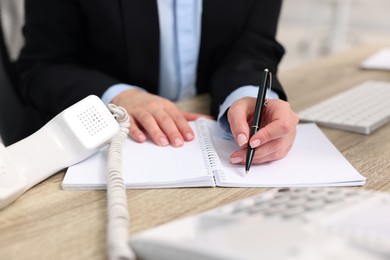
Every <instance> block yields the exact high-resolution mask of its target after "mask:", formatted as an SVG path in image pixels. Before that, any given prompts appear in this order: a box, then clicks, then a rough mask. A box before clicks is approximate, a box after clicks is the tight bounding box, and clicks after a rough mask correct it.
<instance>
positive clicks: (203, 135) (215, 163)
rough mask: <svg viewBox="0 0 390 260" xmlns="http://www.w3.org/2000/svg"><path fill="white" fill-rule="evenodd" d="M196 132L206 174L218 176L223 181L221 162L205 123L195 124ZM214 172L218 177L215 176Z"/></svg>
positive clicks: (203, 121)
mask: <svg viewBox="0 0 390 260" xmlns="http://www.w3.org/2000/svg"><path fill="white" fill-rule="evenodd" d="M197 130H198V133H199V143H200V147H201V150H202V156H203V160H204V162H205V165H206V169H207V174H208V175H211V176H218V175H219V176H220V177H221V178H222V179H224V176H225V175H224V173H223V171H222V170H221V169H222V165H221V161H220V160H219V157H218V153H217V151H216V149H215V145H214V143H213V140H212V138H211V136H210V129H209V127H208V125H207V121H206V120H199V124H197ZM216 172H217V173H218V175H215V173H216Z"/></svg>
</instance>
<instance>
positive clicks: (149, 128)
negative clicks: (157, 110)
mask: <svg viewBox="0 0 390 260" xmlns="http://www.w3.org/2000/svg"><path fill="white" fill-rule="evenodd" d="M134 118H135V120H137V121H138V123H139V124H140V125H141V126H142V127H143V128H144V129H145V131H146V132H147V133H148V134H149V136H150V138H151V139H152V140H153V142H155V143H156V144H157V145H160V146H167V145H168V144H169V141H168V139H167V137H166V136H165V134H164V133H163V131H162V130H161V129H160V126H159V125H158V124H157V122H156V120H155V118H154V117H153V116H152V115H151V114H150V113H149V112H147V111H141V112H139V113H136V114H135V115H134Z"/></svg>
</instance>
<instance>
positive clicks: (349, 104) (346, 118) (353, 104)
mask: <svg viewBox="0 0 390 260" xmlns="http://www.w3.org/2000/svg"><path fill="white" fill-rule="evenodd" d="M298 116H299V118H300V119H301V121H303V122H315V123H317V124H319V125H323V126H328V127H333V128H338V129H342V130H347V131H352V132H357V133H361V134H370V133H371V132H372V131H374V130H375V129H377V128H379V127H380V126H382V125H384V124H386V123H387V122H389V121H390V82H384V81H383V82H382V81H366V82H364V83H361V84H359V85H357V86H356V87H353V88H352V89H349V90H347V91H344V92H342V93H340V94H337V95H336V96H333V97H331V98H329V99H327V100H324V101H322V102H320V103H318V104H316V105H314V106H312V107H309V108H307V109H305V110H303V111H300V112H299V113H298Z"/></svg>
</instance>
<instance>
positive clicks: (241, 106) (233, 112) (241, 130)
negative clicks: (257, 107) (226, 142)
mask: <svg viewBox="0 0 390 260" xmlns="http://www.w3.org/2000/svg"><path fill="white" fill-rule="evenodd" d="M246 100H249V99H246ZM253 100H254V99H253ZM253 104H254V102H253ZM253 104H252V102H247V101H245V102H237V103H235V104H233V105H232V106H231V107H230V109H229V110H228V121H229V124H230V129H231V131H232V134H233V137H234V138H235V140H236V142H237V144H238V145H239V146H240V147H243V146H246V145H247V144H248V139H249V130H250V126H249V124H248V121H250V120H249V119H250V118H249V117H251V115H252V114H253V111H254V105H253Z"/></svg>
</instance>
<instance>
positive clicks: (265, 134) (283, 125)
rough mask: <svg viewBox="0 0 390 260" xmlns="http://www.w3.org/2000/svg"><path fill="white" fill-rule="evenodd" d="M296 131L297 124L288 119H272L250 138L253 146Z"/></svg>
mask: <svg viewBox="0 0 390 260" xmlns="http://www.w3.org/2000/svg"><path fill="white" fill-rule="evenodd" d="M295 132H296V124H294V123H292V122H290V121H288V120H285V121H283V120H276V121H272V122H271V123H269V124H268V125H266V126H264V127H263V128H260V130H259V131H257V132H256V133H255V134H254V135H253V136H252V138H251V140H250V143H249V144H250V146H251V147H252V148H256V147H259V146H260V145H264V144H266V143H268V142H270V141H272V140H276V139H278V138H281V137H283V136H286V135H289V134H291V133H295Z"/></svg>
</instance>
